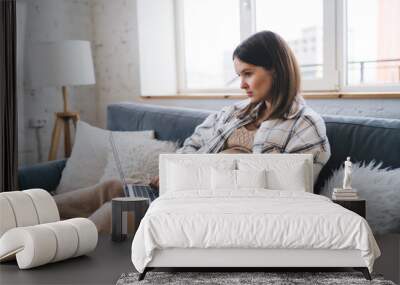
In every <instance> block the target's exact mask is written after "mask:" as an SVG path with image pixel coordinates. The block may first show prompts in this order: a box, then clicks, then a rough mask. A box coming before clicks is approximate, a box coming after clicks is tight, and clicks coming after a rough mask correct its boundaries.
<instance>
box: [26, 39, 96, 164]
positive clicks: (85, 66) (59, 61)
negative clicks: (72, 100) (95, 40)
mask: <svg viewBox="0 0 400 285" xmlns="http://www.w3.org/2000/svg"><path fill="white" fill-rule="evenodd" d="M30 59H31V61H30V71H31V72H30V77H31V85H32V87H46V86H47V87H49V86H55V87H61V89H62V96H63V111H62V112H57V113H55V123H54V128H53V133H52V136H51V146H50V151H49V160H53V159H56V157H57V150H58V145H59V142H60V135H61V133H62V131H63V130H64V154H65V157H69V156H70V154H71V133H70V122H71V121H72V123H73V124H74V126H75V129H76V123H77V121H78V120H79V113H78V112H72V111H70V110H69V108H68V90H67V86H77V85H91V84H95V77H94V70H93V59H92V53H91V48H90V42H88V41H77V40H67V41H57V42H42V43H37V44H34V45H33V46H32V49H31V55H30Z"/></svg>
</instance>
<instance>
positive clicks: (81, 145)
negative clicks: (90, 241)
mask: <svg viewBox="0 0 400 285" xmlns="http://www.w3.org/2000/svg"><path fill="white" fill-rule="evenodd" d="M113 136H114V139H115V141H116V142H118V141H119V140H123V141H125V142H132V143H133V142H135V140H137V139H138V138H154V132H153V131H141V132H114V133H113ZM110 149H111V145H110V131H108V130H103V129H100V128H96V127H93V126H90V125H89V124H87V123H85V122H82V121H79V122H78V126H77V131H76V135H75V142H74V146H73V149H72V153H71V157H70V158H69V159H68V161H67V165H66V166H65V168H64V170H63V172H62V176H61V181H60V184H59V185H58V187H57V191H56V192H57V194H60V193H65V192H68V191H71V190H76V189H80V188H85V187H89V186H93V185H95V184H97V183H98V182H99V180H100V178H101V177H102V176H103V173H104V168H105V167H106V164H107V156H108V153H109V152H110Z"/></svg>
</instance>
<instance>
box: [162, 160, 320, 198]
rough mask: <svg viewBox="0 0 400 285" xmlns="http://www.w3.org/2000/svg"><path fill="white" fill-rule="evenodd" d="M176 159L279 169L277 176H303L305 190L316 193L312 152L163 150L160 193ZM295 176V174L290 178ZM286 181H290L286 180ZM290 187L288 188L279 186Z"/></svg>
mask: <svg viewBox="0 0 400 285" xmlns="http://www.w3.org/2000/svg"><path fill="white" fill-rule="evenodd" d="M173 163H178V164H179V163H181V164H184V165H185V166H187V167H191V166H193V167H194V168H195V167H199V166H202V167H204V166H210V168H211V167H215V166H217V165H221V163H223V164H225V165H229V164H230V165H233V167H234V168H233V169H239V170H240V169H247V170H249V169H258V170H260V169H263V168H264V169H267V171H268V170H274V171H277V172H278V177H277V176H276V175H275V180H276V179H281V180H282V181H283V180H285V179H289V180H290V179H294V177H300V178H301V179H302V180H303V184H304V191H306V192H310V193H313V157H312V155H311V154H161V155H160V159H159V171H160V173H159V174H160V184H159V185H160V195H162V194H164V193H166V192H167V191H168V190H169V189H168V188H169V187H170V186H169V185H171V181H169V180H168V179H171V178H170V177H169V175H168V168H169V167H170V165H171V164H173ZM291 177H292V178H291ZM286 182H287V181H286ZM278 190H289V189H278Z"/></svg>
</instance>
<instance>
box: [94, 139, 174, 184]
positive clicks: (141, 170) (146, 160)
mask: <svg viewBox="0 0 400 285" xmlns="http://www.w3.org/2000/svg"><path fill="white" fill-rule="evenodd" d="M115 145H116V147H117V149H118V154H119V160H120V163H121V168H122V171H123V173H124V175H125V177H126V178H130V179H132V180H134V181H133V182H136V183H148V182H149V179H150V178H152V177H154V176H158V158H159V155H160V154H161V153H174V152H175V151H176V149H177V147H178V146H177V144H176V143H174V142H169V141H159V140H155V139H145V138H141V139H137V140H134V141H128V140H126V141H125V140H119V141H116V142H115ZM114 178H117V179H119V178H120V175H119V172H118V169H117V165H116V163H115V159H114V155H113V153H112V151H110V152H109V153H108V161H107V165H106V167H105V169H104V174H103V176H102V177H101V179H100V182H103V181H106V180H110V179H114Z"/></svg>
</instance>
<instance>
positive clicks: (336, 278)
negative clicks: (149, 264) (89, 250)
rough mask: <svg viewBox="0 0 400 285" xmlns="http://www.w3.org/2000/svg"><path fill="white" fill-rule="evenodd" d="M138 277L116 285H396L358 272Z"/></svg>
mask: <svg viewBox="0 0 400 285" xmlns="http://www.w3.org/2000/svg"><path fill="white" fill-rule="evenodd" d="M138 276H139V273H127V274H122V275H121V277H120V278H119V279H118V281H117V285H133V284H141V285H144V284H157V285H162V284H172V285H176V284H179V285H183V284H213V285H214V284H215V285H217V284H223V285H231V284H241V285H242V284H268V285H269V284H271V285H272V284H273V285H277V284H282V285H289V284H296V285H297V284H321V285H322V284H327V285H336V284H338V285H339V284H340V285H346V284H374V285H375V284H377V285H378V284H379V285H395V283H393V282H392V281H388V280H384V279H383V277H382V276H380V275H372V278H373V279H372V281H368V280H366V279H365V278H364V276H363V275H362V274H361V273H360V272H148V273H147V274H146V277H145V279H144V280H142V281H138Z"/></svg>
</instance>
